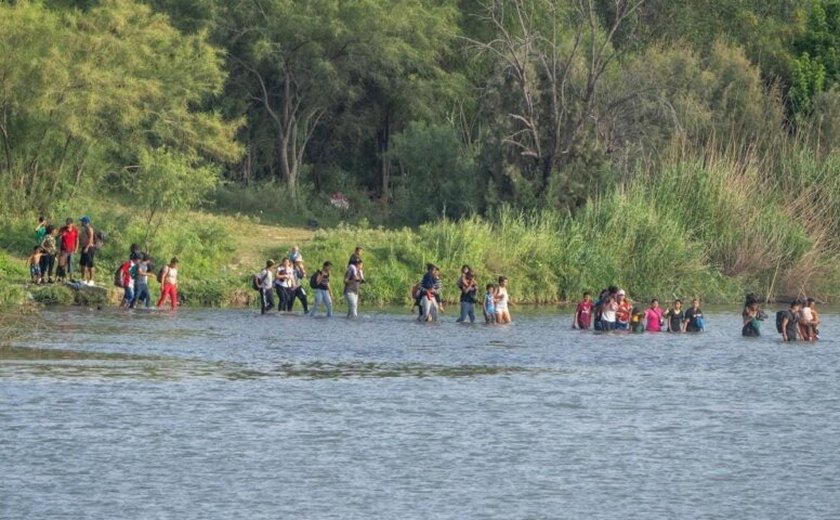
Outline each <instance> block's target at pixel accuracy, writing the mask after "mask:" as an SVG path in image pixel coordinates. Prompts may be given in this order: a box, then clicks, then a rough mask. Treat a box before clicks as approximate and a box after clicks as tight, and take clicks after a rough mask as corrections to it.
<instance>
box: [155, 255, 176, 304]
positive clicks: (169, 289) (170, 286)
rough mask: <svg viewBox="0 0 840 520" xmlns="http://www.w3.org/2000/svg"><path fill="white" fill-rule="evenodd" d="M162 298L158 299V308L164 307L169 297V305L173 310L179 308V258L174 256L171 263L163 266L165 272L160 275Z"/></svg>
mask: <svg viewBox="0 0 840 520" xmlns="http://www.w3.org/2000/svg"><path fill="white" fill-rule="evenodd" d="M160 279H161V284H160V285H161V288H160V300H158V304H157V306H158V308H161V307H163V302H165V301H166V298H169V305H170V307H171V308H172V310H175V309H177V308H178V258H177V257H174V256H173V257H172V260H170V261H169V265H167V266H166V267H164V268H163V273H162V275H161V277H160Z"/></svg>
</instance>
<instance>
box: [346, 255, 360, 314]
mask: <svg viewBox="0 0 840 520" xmlns="http://www.w3.org/2000/svg"><path fill="white" fill-rule="evenodd" d="M361 273H362V261H361V260H360V259H357V258H351V263H350V264H349V265H348V266H347V271H346V272H345V273H344V300H345V301H346V302H347V317H348V318H351V319H352V318H356V317H358V316H359V287H360V286H361V284H362V274H361Z"/></svg>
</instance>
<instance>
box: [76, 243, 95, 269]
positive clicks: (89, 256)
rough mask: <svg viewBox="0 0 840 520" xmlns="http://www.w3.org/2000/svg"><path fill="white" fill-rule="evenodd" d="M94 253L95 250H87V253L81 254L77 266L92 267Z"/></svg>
mask: <svg viewBox="0 0 840 520" xmlns="http://www.w3.org/2000/svg"><path fill="white" fill-rule="evenodd" d="M95 253H96V250H95V249H93V248H91V249H89V250H88V252H87V253H85V252H82V255H81V258H80V259H79V265H80V266H81V267H94V265H93V256H94V254H95Z"/></svg>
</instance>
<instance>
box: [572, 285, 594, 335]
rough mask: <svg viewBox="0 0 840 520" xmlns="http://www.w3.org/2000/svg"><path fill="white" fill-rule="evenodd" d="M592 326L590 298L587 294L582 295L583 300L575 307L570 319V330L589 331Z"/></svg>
mask: <svg viewBox="0 0 840 520" xmlns="http://www.w3.org/2000/svg"><path fill="white" fill-rule="evenodd" d="M591 326H592V296H591V295H590V294H589V292H585V293H583V300H581V302H580V303H578V305H577V309H575V315H574V318H573V319H572V328H573V329H581V330H589V327H591Z"/></svg>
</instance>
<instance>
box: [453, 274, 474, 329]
mask: <svg viewBox="0 0 840 520" xmlns="http://www.w3.org/2000/svg"><path fill="white" fill-rule="evenodd" d="M474 278H475V277H474V275H473V272H472V269H470V267H469V266H467V265H465V266H464V267H463V268H462V275H461V278H460V279H458V289H461V316H459V317H458V320H457V322H458V323H463V322H465V321H467V317H469V318H470V323H475V296H476V294H477V293H478V284H476V283H475V279H474Z"/></svg>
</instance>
